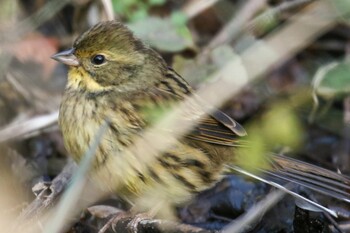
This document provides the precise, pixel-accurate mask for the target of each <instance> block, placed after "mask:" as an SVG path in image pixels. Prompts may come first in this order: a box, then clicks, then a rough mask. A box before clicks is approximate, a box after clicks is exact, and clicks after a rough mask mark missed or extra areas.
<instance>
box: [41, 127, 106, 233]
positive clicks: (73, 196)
mask: <svg viewBox="0 0 350 233" xmlns="http://www.w3.org/2000/svg"><path fill="white" fill-rule="evenodd" d="M107 127H108V123H107V122H104V124H103V125H102V126H101V127H100V129H99V130H98V131H97V133H96V136H95V140H94V141H93V143H92V144H91V145H90V148H89V150H88V151H87V152H86V153H85V155H84V157H83V159H82V161H81V162H80V165H79V168H78V170H77V171H76V173H75V174H74V175H73V178H72V182H71V184H70V186H69V188H68V189H67V191H66V192H65V194H64V195H63V198H62V200H61V201H60V202H59V204H58V206H57V210H56V211H55V214H54V215H53V216H51V218H50V220H49V221H48V222H47V224H46V226H45V227H44V230H43V232H48V233H58V232H62V230H63V229H62V228H63V227H64V226H67V224H66V222H67V221H69V219H70V217H72V216H74V214H75V212H76V211H79V210H77V208H76V207H77V206H76V203H77V200H78V199H79V198H80V196H81V193H82V191H83V187H84V185H85V182H86V177H85V175H86V174H87V172H88V170H89V168H90V165H91V162H92V160H93V157H94V155H95V152H96V150H97V148H98V146H99V144H100V141H101V139H102V137H103V135H104V133H105V132H106V130H107Z"/></svg>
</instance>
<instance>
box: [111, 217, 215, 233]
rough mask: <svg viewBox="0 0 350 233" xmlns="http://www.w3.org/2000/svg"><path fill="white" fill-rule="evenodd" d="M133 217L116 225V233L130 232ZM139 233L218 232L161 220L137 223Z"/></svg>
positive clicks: (146, 220) (133, 220) (147, 220)
mask: <svg viewBox="0 0 350 233" xmlns="http://www.w3.org/2000/svg"><path fill="white" fill-rule="evenodd" d="M134 222H135V219H134V218H133V217H128V218H123V219H121V220H119V221H118V222H117V223H116V226H115V227H114V229H115V232H128V231H127V229H128V228H130V227H129V224H130V223H134ZM135 228H136V229H137V232H138V233H146V232H153V233H215V232H217V231H210V230H204V229H202V228H198V227H194V226H191V225H187V224H181V223H176V222H171V221H167V220H160V219H142V220H140V221H137V223H136V227H135Z"/></svg>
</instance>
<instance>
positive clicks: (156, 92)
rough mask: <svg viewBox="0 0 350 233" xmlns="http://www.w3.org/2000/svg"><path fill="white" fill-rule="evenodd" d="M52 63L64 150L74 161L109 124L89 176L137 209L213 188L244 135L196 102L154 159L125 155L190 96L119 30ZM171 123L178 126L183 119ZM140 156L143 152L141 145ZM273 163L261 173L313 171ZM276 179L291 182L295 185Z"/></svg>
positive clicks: (92, 35)
mask: <svg viewBox="0 0 350 233" xmlns="http://www.w3.org/2000/svg"><path fill="white" fill-rule="evenodd" d="M53 58H54V59H56V60H58V61H60V62H63V63H65V64H67V65H69V66H70V69H69V73H68V83H67V87H66V89H65V92H64V95H63V100H62V104H61V107H60V116H59V125H60V128H61V130H62V133H63V137H64V142H65V145H66V147H67V150H68V152H69V154H70V155H71V156H72V157H73V158H74V159H75V160H76V161H77V162H79V161H80V160H81V159H82V156H83V155H84V153H85V152H86V151H87V150H88V148H89V145H90V144H91V142H92V140H93V139H94V137H95V135H96V132H97V131H98V129H99V127H100V126H101V125H102V124H103V122H104V121H108V122H109V124H108V130H107V131H106V133H105V134H104V136H103V137H102V139H101V142H100V145H99V147H98V149H97V152H96V155H95V159H94V162H93V168H92V172H91V175H92V177H94V179H95V180H96V181H97V182H98V183H99V184H100V185H101V187H102V188H104V189H106V190H110V191H113V192H116V193H118V194H119V195H122V196H123V197H125V198H127V199H128V200H130V201H131V202H135V203H136V205H137V206H139V209H141V210H145V209H149V208H150V207H151V206H149V205H153V204H154V203H152V202H150V203H151V204H146V203H144V202H142V201H140V200H144V199H147V198H148V200H150V199H154V201H155V202H158V201H162V202H166V203H168V204H169V205H170V206H171V205H174V204H179V203H183V202H185V201H186V200H188V199H189V198H190V197H191V196H192V195H193V194H194V193H196V192H199V191H202V190H204V189H206V188H208V187H210V186H211V185H213V184H214V183H215V182H216V181H217V180H218V179H219V178H220V177H221V175H222V174H223V171H224V169H225V165H227V164H232V163H233V162H234V156H235V153H234V146H236V145H239V144H240V140H241V139H240V137H241V136H244V135H245V131H244V129H243V127H242V126H240V125H239V124H238V123H237V122H235V121H234V120H233V119H231V118H230V117H228V116H227V115H226V114H224V113H222V112H220V111H214V112H213V113H212V114H211V115H206V113H205V111H204V109H203V108H202V105H201V104H202V103H199V102H196V100H193V104H192V105H191V107H190V109H189V110H188V113H187V114H188V116H190V117H198V118H200V120H199V122H198V124H197V125H196V126H195V127H194V128H193V129H192V130H191V132H190V133H188V134H186V135H184V136H183V137H181V138H180V139H178V140H177V141H176V142H175V143H173V144H172V145H171V147H169V148H167V149H166V150H165V151H162V152H161V153H155V154H152V152H151V155H152V158H151V159H143V158H142V153H135V151H134V150H130V146H132V145H133V143H135V141H136V140H137V139H139V138H142V135H143V132H144V131H145V130H146V129H149V128H150V127H151V126H152V125H153V124H154V123H155V121H156V118H155V117H154V115H157V114H158V115H162V113H163V112H164V111H166V110H168V109H169V108H171V107H172V106H175V105H176V104H177V103H179V102H181V101H183V100H185V99H187V98H188V97H191V96H192V95H193V94H192V93H193V90H192V89H191V87H190V86H189V85H188V84H187V82H186V81H185V80H184V79H182V78H181V77H180V76H179V75H178V74H177V73H176V72H175V71H174V70H172V69H171V68H169V67H167V65H166V63H165V62H164V60H163V59H162V58H161V57H160V56H159V54H158V53H156V52H155V51H154V50H152V49H151V48H149V47H147V46H146V45H144V44H143V43H142V42H141V41H140V40H138V39H137V38H135V37H134V35H133V34H132V33H131V32H130V30H129V29H128V28H126V27H125V26H123V25H122V24H121V23H118V22H116V21H109V22H103V23H100V24H97V25H96V26H94V27H93V28H91V29H90V30H89V31H87V32H85V33H84V34H82V35H81V36H80V37H79V38H78V39H77V40H76V41H75V43H74V45H73V49H71V50H68V51H64V52H62V53H59V54H57V55H55V56H54V57H53ZM155 113H156V114H155ZM178 120H179V124H181V122H186V121H187V118H186V116H183V117H182V118H181V119H178ZM142 149H144V150H145V151H149V149H150V148H147V145H146V146H145V147H144V148H142ZM275 160H276V161H275V163H274V166H275V170H274V171H272V172H269V174H270V175H271V176H274V177H276V174H277V175H278V174H281V172H284V171H287V173H288V172H289V174H292V173H293V172H295V170H294V169H296V170H300V171H301V173H299V174H298V175H300V176H302V175H303V172H304V173H307V172H308V171H310V167H313V166H309V167H308V166H307V165H304V167H301V166H298V164H299V162H298V161H294V160H289V159H286V158H284V157H275ZM305 167H307V168H305ZM276 172H277V173H276ZM278 172H280V173H278ZM327 172H328V174H331V175H329V176H332V179H334V180H336V182H338V183H342V184H344V187H343V188H345V189H347V190H346V191H345V193H342V194H341V195H340V196H341V197H340V198H341V199H347V198H349V195H348V192H349V186H348V185H349V183H350V182H349V180H348V179H347V178H345V177H342V176H340V175H337V174H335V173H332V172H330V171H327ZM282 176H283V177H284V178H285V179H287V180H292V181H293V179H294V181H293V182H298V181H299V178H300V177H294V178H290V177H288V176H285V175H284V174H282ZM326 176H327V175H325V177H326ZM334 177H336V178H334ZM328 178H329V177H328ZM328 178H327V177H326V178H325V179H328ZM311 183H312V179H311ZM313 185H314V184H313ZM328 188H329V187H328V186H327V187H325V189H328Z"/></svg>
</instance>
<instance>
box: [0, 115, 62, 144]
mask: <svg viewBox="0 0 350 233" xmlns="http://www.w3.org/2000/svg"><path fill="white" fill-rule="evenodd" d="M57 119H58V111H55V112H53V113H49V114H46V115H41V116H36V117H34V118H31V119H28V120H24V121H22V122H16V123H13V124H10V125H8V126H6V127H5V128H2V129H1V130H0V143H2V142H6V141H9V140H13V139H18V138H22V137H24V136H26V135H28V134H32V133H34V132H36V131H40V130H42V129H44V128H47V127H49V126H52V125H54V124H56V123H57Z"/></svg>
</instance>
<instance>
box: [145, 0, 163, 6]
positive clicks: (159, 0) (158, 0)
mask: <svg viewBox="0 0 350 233" xmlns="http://www.w3.org/2000/svg"><path fill="white" fill-rule="evenodd" d="M148 3H149V4H150V5H152V6H159V5H163V4H164V3H165V0H148Z"/></svg>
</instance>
